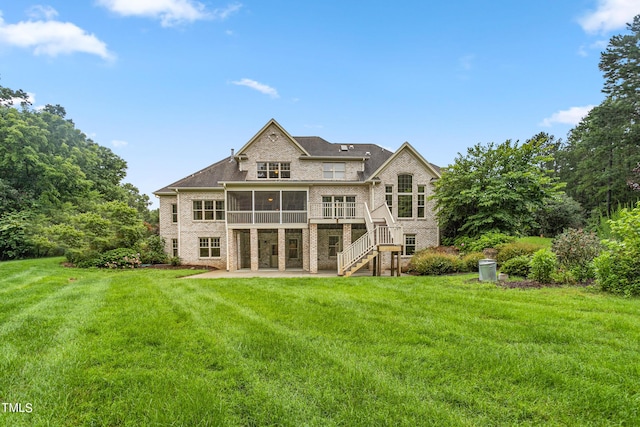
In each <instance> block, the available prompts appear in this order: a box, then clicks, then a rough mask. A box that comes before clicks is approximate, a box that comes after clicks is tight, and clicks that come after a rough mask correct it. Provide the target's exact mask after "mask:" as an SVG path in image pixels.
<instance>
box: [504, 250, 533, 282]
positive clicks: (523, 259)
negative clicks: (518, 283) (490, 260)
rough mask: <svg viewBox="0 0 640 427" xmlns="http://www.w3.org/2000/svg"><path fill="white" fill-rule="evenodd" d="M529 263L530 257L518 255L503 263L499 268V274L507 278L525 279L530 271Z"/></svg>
mask: <svg viewBox="0 0 640 427" xmlns="http://www.w3.org/2000/svg"><path fill="white" fill-rule="evenodd" d="M530 262H531V256H529V255H520V256H517V257H514V258H511V259H509V260H507V261H505V263H504V264H503V265H502V267H500V272H501V273H505V274H508V275H509V276H519V277H527V276H529V272H530V271H531V266H530Z"/></svg>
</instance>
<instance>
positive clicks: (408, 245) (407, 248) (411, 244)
mask: <svg viewBox="0 0 640 427" xmlns="http://www.w3.org/2000/svg"><path fill="white" fill-rule="evenodd" d="M415 252H416V235H415V234H405V235H404V255H413V254H414V253H415Z"/></svg>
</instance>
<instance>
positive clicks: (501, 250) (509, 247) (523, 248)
mask: <svg viewBox="0 0 640 427" xmlns="http://www.w3.org/2000/svg"><path fill="white" fill-rule="evenodd" d="M542 248H543V246H542V245H539V244H535V243H528V242H512V243H505V244H502V245H499V246H498V247H497V248H496V249H498V255H497V257H496V258H497V259H496V260H497V261H498V264H500V265H502V264H504V263H505V262H507V261H509V260H510V259H511V258H515V257H517V256H530V255H533V254H534V253H535V252H536V251H539V250H540V249H542Z"/></svg>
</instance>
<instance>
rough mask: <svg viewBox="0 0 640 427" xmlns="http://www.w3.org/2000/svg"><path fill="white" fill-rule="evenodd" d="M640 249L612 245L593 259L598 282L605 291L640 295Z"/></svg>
mask: <svg viewBox="0 0 640 427" xmlns="http://www.w3.org/2000/svg"><path fill="white" fill-rule="evenodd" d="M639 256H640V250H639V249H637V248H632V249H631V248H625V247H624V246H622V245H619V246H618V247H613V245H611V246H610V249H609V250H608V251H604V252H602V253H601V254H600V255H599V256H598V257H597V258H596V259H594V260H593V265H594V270H595V277H596V283H597V284H598V286H599V287H600V289H602V290H603V291H605V292H611V293H614V294H619V295H626V296H635V295H640V261H639V258H638V257H639Z"/></svg>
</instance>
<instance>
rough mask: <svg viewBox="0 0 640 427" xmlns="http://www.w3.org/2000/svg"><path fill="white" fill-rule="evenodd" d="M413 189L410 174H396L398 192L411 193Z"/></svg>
mask: <svg viewBox="0 0 640 427" xmlns="http://www.w3.org/2000/svg"><path fill="white" fill-rule="evenodd" d="M412 191H413V177H412V176H411V175H398V193H411V192H412Z"/></svg>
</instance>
